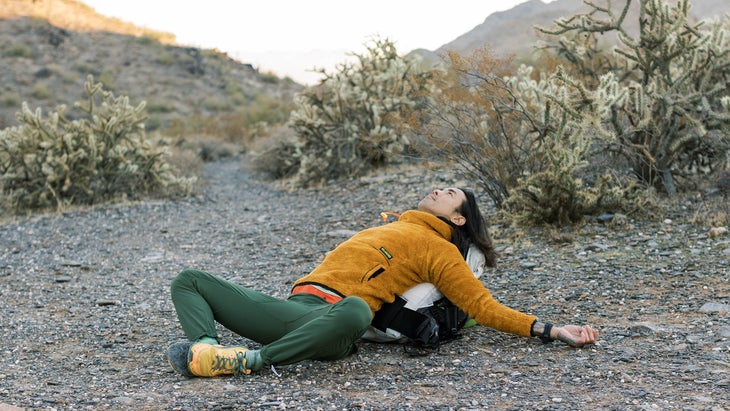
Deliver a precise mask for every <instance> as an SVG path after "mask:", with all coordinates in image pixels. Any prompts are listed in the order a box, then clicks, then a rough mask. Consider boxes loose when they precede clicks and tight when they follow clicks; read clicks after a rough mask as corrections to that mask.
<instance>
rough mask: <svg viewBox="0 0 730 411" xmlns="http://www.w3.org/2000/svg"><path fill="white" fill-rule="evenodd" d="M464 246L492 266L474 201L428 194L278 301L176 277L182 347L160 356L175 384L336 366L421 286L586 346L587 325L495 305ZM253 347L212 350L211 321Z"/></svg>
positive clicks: (453, 191) (503, 321) (224, 284)
mask: <svg viewBox="0 0 730 411" xmlns="http://www.w3.org/2000/svg"><path fill="white" fill-rule="evenodd" d="M471 245H474V246H476V247H477V248H478V249H479V250H480V251H481V252H482V253H483V254H484V256H485V259H486V264H487V265H488V266H493V265H494V263H495V259H496V253H495V251H494V248H493V245H492V243H491V240H490V238H489V235H488V232H487V229H486V225H485V223H484V219H483V217H482V215H481V213H480V211H479V208H478V206H477V203H476V200H475V197H474V194H473V193H472V192H471V191H469V190H466V189H459V188H446V189H443V190H434V191H432V192H431V193H429V194H428V195H427V196H425V197H424V198H423V199H422V200H421V201H420V202H419V204H418V209H417V210H410V211H407V212H405V213H403V214H402V215H401V216H400V218H399V219H398V221H396V222H393V223H390V224H386V225H383V226H379V227H374V228H369V229H366V230H363V231H361V232H359V233H357V234H355V235H353V236H352V237H351V238H350V239H348V240H347V241H345V242H343V243H342V244H340V245H339V246H338V247H336V248H335V249H334V250H333V251H332V252H331V253H329V254H328V255H327V256H326V257H325V259H324V260H323V261H322V263H321V264H320V265H319V266H317V267H316V268H315V269H314V270H313V271H312V272H311V273H309V274H308V275H306V276H304V277H303V278H300V279H299V280H297V281H296V282H295V283H294V287H293V289H292V292H291V295H290V296H289V297H288V298H287V299H286V300H281V299H278V298H274V297H271V296H268V295H266V294H262V293H260V292H257V291H254V290H252V289H249V288H245V287H241V286H239V285H236V284H233V283H231V282H228V281H226V280H224V279H222V278H219V277H216V276H213V275H211V274H208V273H206V272H203V271H197V270H190V269H188V270H184V271H182V272H181V273H180V274H179V275H178V276H177V277H176V278H175V279H174V280H173V282H172V287H171V292H172V301H173V304H174V305H175V310H176V311H177V315H178V319H179V320H180V324H181V325H182V329H183V331H184V332H185V335H186V336H187V339H188V341H187V342H179V343H175V344H173V345H172V346H170V348H169V349H168V351H167V356H168V361H169V363H170V365H171V366H172V367H173V368H174V369H175V370H176V371H178V372H180V373H181V374H183V375H186V376H189V377H193V376H198V377H211V376H216V375H221V374H249V373H251V372H252V371H259V370H261V369H262V368H264V367H269V366H271V367H273V366H274V365H285V364H292V363H295V362H298V361H303V360H337V359H340V358H343V357H346V356H348V355H350V354H352V353H354V352H355V351H356V344H355V343H356V341H357V340H358V339H360V338H361V337H362V336H363V334H364V333H365V332H366V331H367V330H368V328H369V326H370V324H371V321H372V320H373V316H374V313H376V312H378V310H379V309H380V308H381V307H382V306H383V305H384V304H386V303H390V302H392V301H393V300H394V299H395V297H396V296H398V295H402V294H403V293H404V292H405V291H406V290H408V289H410V288H412V287H414V286H416V285H418V284H421V283H431V284H433V285H434V286H436V288H437V289H438V290H439V291H440V292H441V293H443V295H444V296H445V297H446V298H448V300H450V301H451V302H453V303H454V304H455V305H456V306H458V307H459V308H460V309H462V310H463V311H464V312H466V313H467V314H468V315H469V316H470V317H472V318H473V319H475V320H476V321H477V322H478V323H479V324H482V325H485V326H488V327H491V328H494V329H497V330H500V331H504V332H507V333H512V334H516V335H520V336H524V337H540V338H542V339H543V341H551V340H559V341H562V342H564V343H566V344H568V345H570V346H572V347H582V346H583V345H585V344H592V343H595V342H596V340H597V339H598V331H596V330H594V329H592V328H591V327H589V326H578V325H563V326H552V325H551V324H548V323H544V322H540V321H538V320H537V318H536V317H535V316H533V315H528V314H524V313H521V312H519V311H516V310H513V309H511V308H508V307H506V306H504V305H502V304H500V303H499V302H497V301H496V300H495V299H494V298H493V297H492V295H491V293H490V292H489V290H487V289H486V288H485V287H484V285H483V284H482V283H481V281H479V280H478V279H477V278H475V276H474V274H473V273H472V271H471V270H470V268H469V266H468V265H467V263H466V261H465V260H464V257H463V256H464V255H466V254H465V253H466V249H467V248H468V247H470V246H471ZM216 321H217V322H218V323H220V324H221V325H223V326H224V327H226V328H227V329H229V330H231V331H233V332H234V333H236V334H238V335H240V336H242V337H245V338H248V339H250V340H253V341H255V342H257V343H260V344H261V345H262V348H260V349H256V350H248V349H246V348H244V347H240V346H221V345H219V341H218V336H217V332H216V326H215V322H216Z"/></svg>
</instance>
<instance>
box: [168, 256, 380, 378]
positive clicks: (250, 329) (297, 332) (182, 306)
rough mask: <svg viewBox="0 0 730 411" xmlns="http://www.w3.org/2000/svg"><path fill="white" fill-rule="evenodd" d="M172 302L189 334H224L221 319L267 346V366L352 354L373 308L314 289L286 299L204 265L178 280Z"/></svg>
mask: <svg viewBox="0 0 730 411" xmlns="http://www.w3.org/2000/svg"><path fill="white" fill-rule="evenodd" d="M171 294H172V302H173V304H174V305H175V310H176V311H177V316H178V319H179V320H180V324H181V325H182V329H183V331H184V332H185V335H186V337H187V338H188V339H189V340H190V341H196V340H198V339H200V338H201V337H212V338H218V336H217V332H216V328H215V321H217V322H219V323H220V324H221V325H223V326H224V327H226V328H227V329H229V330H231V331H233V332H234V333H236V334H238V335H240V336H242V337H246V338H248V339H251V340H253V341H256V342H258V343H260V344H262V345H263V348H262V349H261V357H262V358H263V360H264V365H284V364H291V363H294V362H297V361H302V360H307V359H314V360H335V359H339V358H342V357H345V356H347V355H349V354H352V353H354V352H355V350H356V346H355V341H357V340H358V339H359V338H360V337H361V336H362V335H363V334H364V333H365V331H366V330H367V328H368V326H369V325H370V321H371V320H372V313H371V311H370V307H369V306H368V305H367V303H366V302H365V301H364V300H363V299H361V298H359V297H347V298H345V299H343V300H341V301H339V302H337V303H334V304H329V303H327V302H325V301H324V299H322V298H320V297H317V296H315V295H312V294H296V295H292V296H290V297H289V298H288V299H286V300H281V299H278V298H274V297H271V296H268V295H266V294H263V293H260V292H258V291H254V290H251V289H248V288H245V287H241V286H239V285H236V284H233V283H231V282H229V281H226V280H224V279H222V278H219V277H216V276H214V275H211V274H208V273H206V272H203V271H198V270H184V271H182V272H181V273H180V274H178V276H177V277H175V279H174V280H173V281H172V286H171Z"/></svg>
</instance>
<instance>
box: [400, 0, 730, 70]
mask: <svg viewBox="0 0 730 411" xmlns="http://www.w3.org/2000/svg"><path fill="white" fill-rule="evenodd" d="M606 2H607V0H597V1H595V3H596V4H602V5H605V4H606ZM668 3H669V4H676V1H674V0H670V1H669V2H668ZM690 3H691V4H692V7H691V9H690V14H691V15H692V16H694V17H695V18H696V19H698V20H703V19H708V18H713V17H722V16H723V15H725V14H726V13H730V0H694V1H690ZM612 4H613V10H616V11H617V12H618V11H619V10H620V7H622V5H623V4H625V1H621V0H613V1H612ZM637 5H638V1H637V0H635V1H634V2H633V4H632V8H633V9H634V11H635V13H638V12H636V10H638V7H636V6H637ZM588 10H590V9H589V8H588V7H587V6H586V5H585V4H584V3H583V1H582V0H555V1H552V2H550V3H543V2H542V1H541V0H528V1H526V2H524V3H522V4H519V5H517V6H515V7H513V8H512V9H510V10H506V11H503V12H498V13H494V14H491V15H490V16H488V17H487V18H486V19H485V20H484V23H482V24H480V25H478V26H476V27H474V28H473V29H472V30H470V31H468V32H467V33H465V34H463V35H461V36H459V37H457V38H456V39H454V40H453V41H451V42H449V43H446V44H444V45H443V46H441V47H439V48H438V49H436V50H423V49H421V50H416V51H414V53H416V54H419V55H421V56H422V57H424V58H425V59H426V60H427V61H437V60H438V59H439V56H442V55H444V54H445V53H446V52H447V51H449V50H452V51H456V52H458V53H460V54H462V55H468V54H470V53H472V52H473V51H474V50H477V49H480V48H483V47H485V46H489V47H490V48H491V49H492V50H494V51H495V52H496V53H497V54H499V55H508V54H515V55H518V56H524V55H527V54H529V53H531V52H532V51H533V50H534V47H535V44H536V43H537V41H538V40H539V36H538V33H537V32H536V30H535V26H540V27H545V28H549V27H552V26H553V22H554V21H555V20H557V19H558V18H560V17H568V16H572V15H574V14H577V13H582V12H586V11H588ZM627 21H628V22H629V24H631V22H632V21H638V18H633V19H632V18H631V17H629V18H628V19H627ZM637 26H638V24H637ZM629 27H630V26H629Z"/></svg>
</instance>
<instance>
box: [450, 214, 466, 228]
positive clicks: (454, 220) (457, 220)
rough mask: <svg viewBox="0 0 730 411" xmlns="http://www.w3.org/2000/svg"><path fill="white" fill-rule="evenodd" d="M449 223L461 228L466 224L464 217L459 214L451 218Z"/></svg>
mask: <svg viewBox="0 0 730 411" xmlns="http://www.w3.org/2000/svg"><path fill="white" fill-rule="evenodd" d="M451 222H452V223H454V224H455V225H458V226H462V225H464V224H466V217H464V216H463V215H461V214H457V215H455V216H453V217H451Z"/></svg>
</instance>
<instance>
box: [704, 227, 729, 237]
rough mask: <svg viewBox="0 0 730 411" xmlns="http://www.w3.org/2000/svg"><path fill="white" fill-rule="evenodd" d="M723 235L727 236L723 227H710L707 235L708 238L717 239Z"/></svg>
mask: <svg viewBox="0 0 730 411" xmlns="http://www.w3.org/2000/svg"><path fill="white" fill-rule="evenodd" d="M725 234H727V228H725V227H712V228H711V229H710V232H709V233H708V235H709V236H710V238H717V237H720V236H722V235H725Z"/></svg>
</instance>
